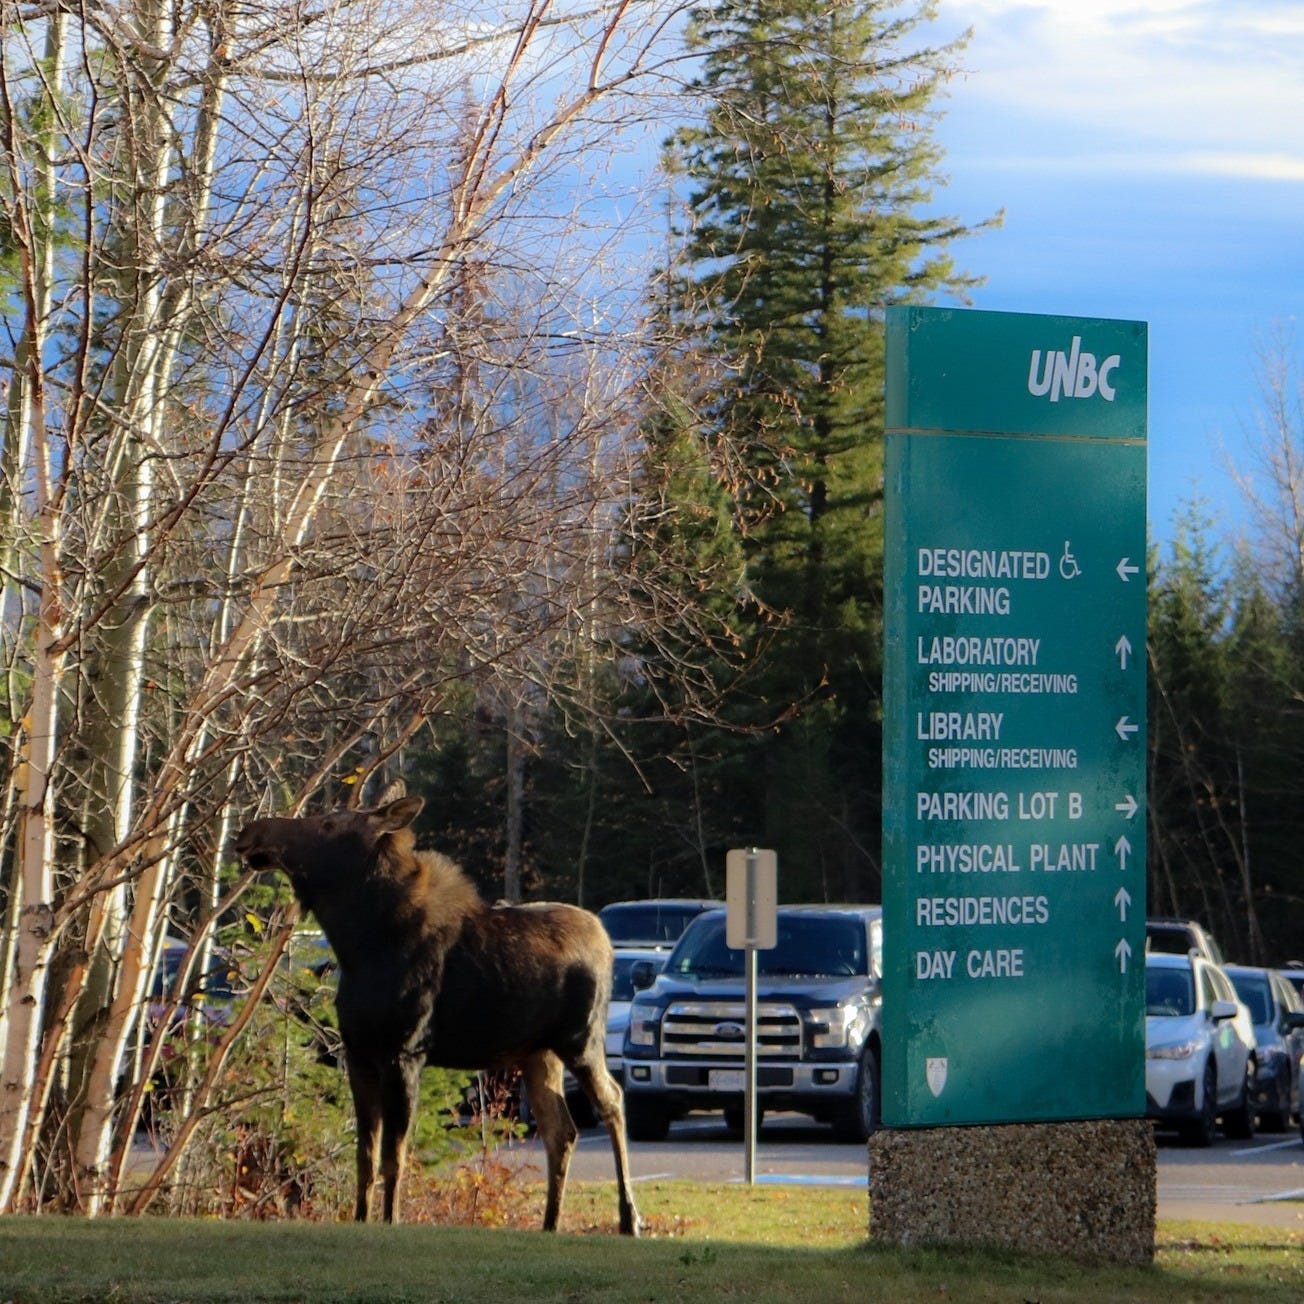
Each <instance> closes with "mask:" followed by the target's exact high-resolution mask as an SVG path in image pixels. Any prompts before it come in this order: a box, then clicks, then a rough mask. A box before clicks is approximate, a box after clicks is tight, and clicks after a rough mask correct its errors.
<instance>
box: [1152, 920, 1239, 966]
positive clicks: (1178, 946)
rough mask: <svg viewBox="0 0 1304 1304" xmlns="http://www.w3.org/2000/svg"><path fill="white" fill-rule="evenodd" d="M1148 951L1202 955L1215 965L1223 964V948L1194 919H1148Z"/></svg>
mask: <svg viewBox="0 0 1304 1304" xmlns="http://www.w3.org/2000/svg"><path fill="white" fill-rule="evenodd" d="M1146 950H1147V951H1163V952H1164V953H1165V954H1169V955H1190V954H1191V952H1192V951H1194V952H1195V954H1196V955H1202V956H1203V957H1204V958H1205V959H1206V960H1212V961H1213V962H1214V964H1222V963H1223V957H1222V948H1221V947H1220V946H1219V945H1218V943H1217V942H1215V941H1214V939H1213V936H1212V935H1211V934H1210V932H1209V930H1208V929H1207V928H1205V927H1204V925H1203V924H1197V923H1196V922H1195V920H1194V919H1147V920H1146Z"/></svg>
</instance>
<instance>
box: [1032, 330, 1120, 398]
mask: <svg viewBox="0 0 1304 1304" xmlns="http://www.w3.org/2000/svg"><path fill="white" fill-rule="evenodd" d="M1121 361H1122V358H1121V357H1120V356H1119V355H1118V354H1117V353H1111V354H1110V355H1109V357H1107V358H1106V359H1105V360H1104V362H1097V361H1096V355H1095V354H1094V353H1087V352H1086V351H1085V350H1084V349H1083V348H1082V336H1081V335H1075V336H1074V337H1073V346H1072V347H1071V348H1070V349H1069V351H1068V352H1067V353H1062V352H1059V351H1053V350H1050V349H1048V350H1047V351H1046V356H1045V359H1044V361H1043V359H1042V352H1041V350H1040V349H1033V351H1032V362H1031V364H1030V365H1029V367H1028V393H1029V394H1031V395H1033V396H1034V397H1035V398H1044V397H1045V396H1046V395H1047V394H1049V395H1050V401H1051V402H1052V403H1058V402H1059V401H1060V399H1061V398H1090V397H1091V396H1092V395H1093V394H1099V395H1100V397H1101V398H1103V399H1104V400H1105V402H1106V403H1112V402H1113V401H1114V394H1115V392H1116V391H1115V389H1114V384H1113V382H1112V380H1111V379H1110V377H1111V376H1112V375H1113V373H1114V368H1115V367H1117V366H1118V364H1119V363H1120V362H1121Z"/></svg>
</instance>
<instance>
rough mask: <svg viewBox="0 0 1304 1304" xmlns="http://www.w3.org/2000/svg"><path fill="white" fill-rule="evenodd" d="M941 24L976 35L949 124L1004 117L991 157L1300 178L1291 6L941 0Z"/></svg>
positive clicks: (1165, 0)
mask: <svg viewBox="0 0 1304 1304" xmlns="http://www.w3.org/2000/svg"><path fill="white" fill-rule="evenodd" d="M942 20H943V21H944V22H945V24H946V25H947V26H948V27H962V26H969V25H972V27H973V29H974V37H973V41H972V43H971V44H970V46H969V49H968V50H967V52H966V53H965V56H964V63H965V65H966V67H967V69H968V73H967V75H965V76H964V77H962V78H960V79H958V80H957V81H956V82H955V83H954V85H953V86H952V88H951V93H950V97H949V102H948V105H947V114H948V116H951V115H970V114H976V115H982V116H985V115H986V114H987V113H990V112H995V113H996V114H998V115H999V119H1000V121H1001V122H1003V123H1004V124H1005V125H1004V127H1003V128H1002V130H1001V131H1000V133H999V134H997V133H993V134H992V136H991V137H990V138H989V139H988V140H987V143H986V147H985V149H984V151H983V152H984V154H987V153H990V155H992V156H994V157H993V161H995V158H996V157H1000V156H1004V157H1005V158H1006V161H1007V162H1008V161H1009V160H1010V159H1011V158H1012V157H1013V156H1023V157H1027V158H1029V159H1042V160H1046V159H1052V160H1054V159H1060V160H1062V159H1064V158H1066V157H1076V158H1078V159H1079V160H1080V161H1082V162H1083V163H1084V164H1088V165H1089V159H1088V156H1094V157H1095V158H1096V159H1097V161H1099V159H1100V158H1101V157H1103V156H1106V155H1112V156H1119V157H1121V156H1125V155H1127V154H1129V153H1135V154H1136V155H1137V156H1138V157H1139V158H1142V159H1147V160H1148V161H1149V164H1150V165H1153V164H1154V162H1155V160H1156V159H1158V160H1160V163H1161V166H1163V167H1164V168H1166V169H1171V170H1185V171H1189V172H1191V173H1195V174H1200V173H1203V174H1217V175H1223V176H1244V177H1259V178H1271V179H1276V180H1286V181H1300V180H1304V7H1302V6H1301V5H1300V4H1299V3H1298V0H1275V2H1274V0H1091V2H1090V3H1084V0H1026V2H1025V3H1014V4H1012V3H1009V0H950V3H946V0H944V8H943V10H942ZM970 161H971V162H972V161H975V160H973V159H972V157H971V159H970Z"/></svg>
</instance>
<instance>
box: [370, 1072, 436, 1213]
mask: <svg viewBox="0 0 1304 1304" xmlns="http://www.w3.org/2000/svg"><path fill="white" fill-rule="evenodd" d="M424 1063H425V1059H424V1056H418V1055H403V1056H400V1057H399V1059H398V1060H397V1061H396V1062H395V1063H393V1064H391V1065H389V1066H388V1067H387V1069H386V1071H385V1080H384V1088H383V1093H382V1104H381V1111H382V1120H383V1126H382V1128H381V1134H380V1173H381V1176H382V1177H383V1178H384V1179H385V1221H386V1222H396V1221H397V1219H398V1196H399V1188H400V1186H401V1185H402V1182H403V1170H404V1168H405V1167H406V1164H407V1142H408V1132H409V1131H410V1130H411V1128H412V1118H413V1115H414V1114H415V1113H416V1105H417V1097H418V1094H419V1093H420V1089H421V1068H422V1065H423V1064H424Z"/></svg>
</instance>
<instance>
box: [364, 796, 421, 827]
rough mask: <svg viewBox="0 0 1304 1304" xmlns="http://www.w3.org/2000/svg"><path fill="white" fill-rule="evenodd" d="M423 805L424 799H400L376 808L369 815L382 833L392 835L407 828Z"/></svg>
mask: <svg viewBox="0 0 1304 1304" xmlns="http://www.w3.org/2000/svg"><path fill="white" fill-rule="evenodd" d="M425 804H426V802H425V798H424V797H400V798H399V799H398V800H397V801H391V802H390V803H389V804H388V805H387V806H377V807H376V809H375V810H374V811H372V812H371V814H372V817H373V818H374V819H375V821H376V823H377V825H378V826H379V828H380V830H381V832H382V833H394V832H396V831H397V830H398V829H405V828H407V826H408V825H409V824H411V823H412V821H413V820H414V819H416V817H417V816H418V815H419V814H420V813H421V808H422V806H424V805H425Z"/></svg>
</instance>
